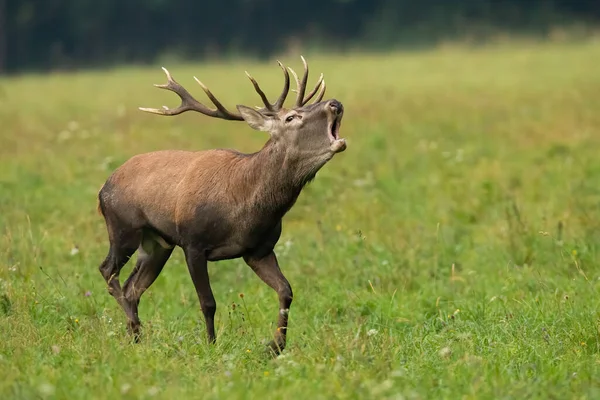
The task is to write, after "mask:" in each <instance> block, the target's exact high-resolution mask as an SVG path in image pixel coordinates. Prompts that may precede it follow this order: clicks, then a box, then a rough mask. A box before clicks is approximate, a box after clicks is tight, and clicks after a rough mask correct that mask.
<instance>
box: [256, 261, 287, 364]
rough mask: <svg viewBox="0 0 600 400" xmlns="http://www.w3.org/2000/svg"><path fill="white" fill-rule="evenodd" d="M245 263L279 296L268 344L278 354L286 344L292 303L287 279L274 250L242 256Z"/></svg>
mask: <svg viewBox="0 0 600 400" xmlns="http://www.w3.org/2000/svg"><path fill="white" fill-rule="evenodd" d="M244 261H245V262H246V264H248V265H249V266H250V268H252V270H253V271H254V272H255V273H256V275H258V277H259V278H260V279H262V281H263V282H265V283H266V284H267V285H269V286H270V287H271V288H273V289H274V290H275V291H276V292H277V296H278V297H279V315H278V320H277V330H276V331H275V335H274V338H273V341H272V342H271V343H270V344H269V350H270V351H272V352H273V353H274V354H275V355H278V354H280V353H281V352H282V351H283V349H284V348H285V345H286V337H287V328H288V314H289V312H290V306H291V305H292V299H293V296H294V295H293V293H292V287H291V286H290V283H289V282H288V280H287V279H286V278H285V276H283V273H282V272H281V269H279V263H278V262H277V257H276V256H275V253H274V252H272V251H271V252H270V253H269V254H267V255H266V256H264V257H256V256H244Z"/></svg>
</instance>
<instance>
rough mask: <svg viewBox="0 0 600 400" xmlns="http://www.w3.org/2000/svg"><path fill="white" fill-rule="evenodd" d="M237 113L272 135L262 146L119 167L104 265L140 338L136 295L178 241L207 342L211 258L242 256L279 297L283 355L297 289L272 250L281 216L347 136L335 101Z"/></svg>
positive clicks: (162, 154)
mask: <svg viewBox="0 0 600 400" xmlns="http://www.w3.org/2000/svg"><path fill="white" fill-rule="evenodd" d="M190 101H191V100H190ZM238 109H239V110H240V112H241V113H242V116H243V118H244V119H245V120H246V122H247V123H248V124H249V125H250V126H251V127H253V128H254V129H258V130H263V131H268V132H269V133H270V134H271V138H270V139H269V140H268V141H267V143H266V144H265V146H264V147H263V148H262V149H261V150H260V151H258V152H256V153H253V154H242V153H239V152H237V151H233V150H223V149H221V150H206V151H183V150H164V151H156V152H151V153H146V154H140V155H137V156H134V157H132V158H131V159H129V160H128V161H126V162H125V163H124V164H123V165H121V166H120V167H119V168H117V169H116V170H115V171H114V173H113V174H112V175H111V176H110V177H109V178H108V180H107V181H106V183H105V184H104V185H103V186H102V188H101V189H100V191H99V193H98V207H97V209H98V212H99V213H100V214H101V215H102V216H103V217H104V219H105V220H106V226H107V231H108V236H109V241H110V250H109V253H108V255H107V257H106V259H105V260H104V262H103V263H102V264H101V265H100V271H101V273H102V275H103V276H104V278H105V279H106V281H107V284H108V287H109V291H110V293H111V294H112V295H113V296H114V297H115V298H116V299H117V301H118V302H119V304H120V305H121V306H122V307H123V310H124V311H125V313H126V315H127V317H128V327H129V329H130V331H131V332H132V333H134V334H135V335H136V338H137V335H138V334H139V326H140V321H139V318H138V315H137V310H138V304H139V300H140V297H141V295H142V294H143V293H144V291H145V290H146V289H148V287H150V285H151V284H152V283H153V282H154V280H155V279H156V278H157V277H158V275H159V274H160V272H161V270H162V268H163V266H164V264H165V263H166V261H167V260H168V258H169V256H170V255H171V252H172V250H173V247H174V246H179V247H181V248H182V249H183V251H184V254H185V256H186V262H187V265H188V269H189V272H190V275H191V278H192V281H193V282H194V285H195V287H196V292H197V294H198V298H199V300H200V305H201V308H202V312H203V314H204V317H205V320H206V324H207V333H208V337H209V339H210V341H214V340H215V338H216V336H215V333H214V314H215V310H216V303H215V300H214V296H213V294H212V291H211V288H210V283H209V278H208V272H207V262H208V261H218V260H225V259H231V258H238V257H242V258H243V259H244V260H245V261H246V263H247V264H248V265H249V266H250V267H251V268H252V269H253V270H254V271H255V273H256V274H257V275H258V276H259V277H260V278H261V279H262V280H263V281H264V282H265V283H267V284H268V285H269V286H271V287H272V288H273V289H274V290H276V291H277V293H278V296H279V302H280V314H279V320H278V329H277V331H276V333H275V340H274V341H273V343H272V344H271V346H270V348H271V349H272V350H274V351H276V352H277V351H281V350H282V349H283V348H284V346H285V339H286V330H287V318H288V317H287V313H288V310H289V307H290V305H291V302H292V289H291V286H290V284H289V282H288V281H287V279H286V278H285V277H284V276H283V274H282V273H281V270H280V269H279V265H278V263H277V258H276V256H275V253H274V252H273V249H274V247H275V244H276V243H277V241H278V240H279V236H280V234H281V220H282V218H283V216H284V215H285V214H286V212H287V211H288V210H289V209H290V208H291V207H292V206H293V205H294V203H295V202H296V199H297V198H298V196H299V194H300V192H301V190H302V188H303V187H304V186H305V185H306V183H307V182H309V181H310V180H312V179H313V178H314V176H315V174H316V173H317V171H318V170H319V169H320V168H321V167H322V166H323V165H324V164H325V163H327V161H329V160H330V159H331V158H332V157H333V155H334V154H335V153H338V152H340V151H343V150H344V149H345V142H344V140H343V139H338V138H337V130H338V129H339V125H340V123H341V119H342V115H343V106H342V105H341V103H339V102H337V101H336V100H329V101H323V102H318V103H315V104H312V105H309V106H301V107H295V108H293V109H291V110H286V109H281V110H279V111H278V112H276V113H269V112H264V111H263V112H261V111H256V110H252V109H248V108H246V107H243V106H238ZM136 250H137V251H138V260H137V263H136V266H135V268H134V270H133V272H132V273H131V275H130V277H129V278H128V279H127V281H126V282H125V284H124V286H123V288H121V285H120V282H119V272H120V270H121V268H122V267H123V265H125V263H127V261H128V260H129V258H130V257H131V256H132V255H133V253H134V252H135V251H136Z"/></svg>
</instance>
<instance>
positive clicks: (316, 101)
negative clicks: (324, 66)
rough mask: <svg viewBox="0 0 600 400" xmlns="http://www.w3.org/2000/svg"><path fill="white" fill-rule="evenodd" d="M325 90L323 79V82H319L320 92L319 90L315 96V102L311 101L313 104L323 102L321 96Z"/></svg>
mask: <svg viewBox="0 0 600 400" xmlns="http://www.w3.org/2000/svg"><path fill="white" fill-rule="evenodd" d="M315 89H316V88H315ZM325 89H326V86H325V79H323V81H322V82H321V90H319V94H318V95H317V98H316V99H315V101H313V104H315V103H318V102H320V101H321V100H323V95H325Z"/></svg>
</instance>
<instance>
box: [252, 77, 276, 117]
mask: <svg viewBox="0 0 600 400" xmlns="http://www.w3.org/2000/svg"><path fill="white" fill-rule="evenodd" d="M246 76H247V77H248V79H250V82H252V85H253V86H254V90H256V93H258V95H259V96H260V98H261V100H262V102H263V104H264V105H265V107H266V109H267V110H269V111H274V110H273V105H272V104H271V103H269V100H268V99H267V96H266V95H265V92H263V91H262V89H261V88H260V86H259V85H258V82H256V79H254V78H253V77H252V76H251V75H250V74H249V73H248V71H246Z"/></svg>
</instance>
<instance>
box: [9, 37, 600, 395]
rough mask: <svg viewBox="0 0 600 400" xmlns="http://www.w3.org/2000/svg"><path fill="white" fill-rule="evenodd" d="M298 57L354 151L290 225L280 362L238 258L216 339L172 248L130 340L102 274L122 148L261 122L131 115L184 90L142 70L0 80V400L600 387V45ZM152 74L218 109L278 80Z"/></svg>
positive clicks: (202, 143)
mask: <svg viewBox="0 0 600 400" xmlns="http://www.w3.org/2000/svg"><path fill="white" fill-rule="evenodd" d="M282 61H283V62H285V63H286V64H289V65H291V66H293V67H295V68H296V69H297V70H298V69H301V64H300V60H299V57H297V58H296V57H294V58H289V57H286V58H284V59H282ZM308 61H309V63H310V66H311V71H312V75H311V76H312V80H311V81H314V79H316V77H317V76H318V73H320V72H324V73H325V77H326V80H327V85H328V92H327V94H328V96H326V97H328V98H329V97H335V98H337V99H338V100H340V101H342V102H343V103H344V105H345V109H346V112H345V117H344V124H343V126H342V136H344V137H346V138H347V140H348V149H347V150H346V152H344V153H341V154H339V155H337V156H336V157H335V158H334V159H333V160H332V161H331V162H330V163H329V164H327V165H326V166H325V167H324V168H323V169H322V170H321V172H320V173H319V174H318V175H317V178H316V179H315V181H314V182H312V183H311V184H310V185H309V186H308V187H306V188H305V190H304V192H303V194H302V195H301V196H300V199H299V201H298V203H297V204H296V206H295V207H294V208H293V209H292V211H291V212H290V213H289V214H288V215H287V216H286V217H285V219H284V232H283V235H282V239H281V240H280V243H279V245H278V247H277V254H278V257H279V260H280V264H281V266H282V269H283V270H284V273H285V274H286V276H287V278H288V279H289V281H290V282H291V284H292V287H293V289H294V303H293V305H292V310H291V314H290V331H289V337H288V346H289V347H288V348H287V349H286V351H285V352H284V355H282V356H281V357H279V358H277V359H269V358H267V357H265V354H264V353H263V341H265V340H267V339H269V338H270V336H271V334H272V330H273V326H274V324H275V321H276V316H277V310H278V303H277V296H276V294H275V293H274V292H273V291H272V290H271V289H270V288H269V287H267V286H266V285H265V284H263V283H262V282H261V281H260V280H259V279H258V278H257V277H256V276H255V275H254V274H253V272H252V271H251V270H250V269H249V268H248V267H247V266H246V265H245V264H244V262H243V261H241V260H233V261H226V262H220V263H215V264H211V265H210V266H209V271H210V274H211V279H212V285H213V291H214V293H215V296H216V299H217V304H218V308H217V341H218V343H217V345H216V346H208V345H207V343H206V337H205V328H204V323H203V320H202V314H201V312H200V308H199V304H198V301H197V297H196V293H195V291H194V287H193V284H192V282H191V280H190V278H189V275H188V272H187V269H186V267H185V263H184V260H183V256H182V252H181V251H180V250H177V251H176V252H175V253H174V255H173V257H172V258H171V260H170V261H169V263H168V264H167V266H166V268H165V270H164V271H163V273H162V275H161V276H160V277H159V279H158V280H157V282H156V283H155V284H154V285H153V286H152V287H151V288H150V290H149V291H148V292H147V293H146V294H145V295H144V297H142V301H141V305H140V317H141V319H142V323H143V324H144V325H143V332H144V337H143V340H142V342H141V343H139V344H133V343H131V341H130V339H129V338H128V336H127V334H126V330H125V316H124V314H123V313H122V311H121V310H120V308H118V306H117V303H116V302H115V301H114V299H113V298H112V297H111V296H110V295H109V294H108V293H107V291H106V287H105V283H104V280H103V278H102V277H101V275H100V273H99V271H98V265H99V263H100V262H101V261H102V260H103V258H104V257H105V255H106V252H107V248H108V247H107V244H108V243H107V238H106V230H105V226H104V221H103V220H102V218H101V217H100V216H99V215H98V214H97V213H96V194H97V192H98V189H99V188H100V186H101V185H102V184H103V183H104V180H105V179H106V178H107V177H108V175H109V174H110V172H111V171H112V170H113V169H114V168H116V167H117V166H118V165H119V164H120V163H122V162H123V161H125V160H126V159H127V158H129V157H130V156H132V155H134V154H137V153H141V152H146V151H152V150H158V149H167V148H179V149H197V150H202V149H208V148H215V147H225V148H236V149H238V150H241V151H245V152H252V151H256V150H258V149H259V148H260V147H261V146H262V144H263V143H264V142H265V141H266V139H267V136H266V134H263V133H260V132H256V131H253V130H251V129H250V128H249V127H247V126H246V125H245V124H243V123H238V122H226V121H219V120H212V119H210V118H207V117H204V116H201V115H199V114H194V113H186V114H184V115H181V116H179V117H174V118H165V117H159V116H154V115H150V114H146V113H142V112H140V111H138V110H137V107H139V106H146V107H157V106H160V105H162V104H168V105H176V104H177V103H178V99H177V97H176V96H175V95H173V94H171V93H169V92H166V91H161V90H159V89H155V88H153V87H152V84H153V83H162V82H163V81H164V79H165V78H164V75H163V73H162V71H161V70H160V68H159V66H155V67H152V68H143V69H142V68H133V67H131V68H122V69H115V70H110V71H103V72H86V73H77V74H53V75H28V76H22V77H16V78H11V79H7V78H4V79H2V80H0V121H1V128H0V376H2V379H0V398H3V399H34V398H60V399H78V398H82V399H83V398H85V399H88V398H111V399H115V398H164V399H175V398H207V399H210V398H215V399H216V398H219V399H234V398H262V397H263V396H264V397H265V398H273V399H275V398H291V399H304V398H306V399H312V398H315V399H325V398H343V399H347V398H361V399H366V398H373V399H431V398H446V399H459V398H462V399H474V398H477V399H485V398H540V399H567V398H574V399H575V398H577V399H582V398H597V397H598V396H600V381H599V380H598V377H599V374H600V330H599V329H600V319H599V317H600V315H599V310H600V296H599V293H598V291H599V289H600V258H599V257H600V156H599V155H600V68H599V65H600V42H598V41H589V42H586V43H581V44H535V45H534V44H526V43H520V44H516V43H515V44H506V45H498V46H495V47H487V48H480V49H477V50H472V49H471V50H469V49H466V48H460V47H449V48H444V49H438V50H435V51H430V52H424V53H418V54H417V53H415V54H401V53H399V54H393V55H360V56H358V55H354V56H335V57H334V56H327V57H323V56H318V55H312V56H310V55H309V57H308ZM165 66H166V67H167V68H169V70H170V71H171V73H172V74H173V75H174V77H175V78H176V79H177V80H178V81H179V82H180V83H182V84H184V85H185V86H187V87H188V88H190V90H191V91H192V92H193V93H194V94H196V95H197V97H198V98H200V99H205V97H204V96H203V94H202V92H201V90H200V88H199V87H198V86H197V85H196V84H195V82H194V80H193V78H192V77H193V76H194V75H196V76H198V77H199V78H200V79H201V80H202V81H203V82H204V83H206V84H207V85H208V86H209V87H210V88H211V89H212V90H213V92H214V93H215V94H216V95H217V96H218V97H219V98H220V99H221V100H222V101H223V102H224V103H225V104H226V105H227V106H229V107H232V106H233V105H235V104H237V103H244V104H250V105H254V104H258V102H259V99H258V97H257V96H256V94H255V93H254V92H253V90H252V86H251V85H250V83H249V82H248V81H247V79H246V77H245V76H244V70H248V71H249V72H251V73H252V74H253V76H255V77H256V78H257V79H258V80H259V82H260V83H261V85H262V86H263V88H264V89H265V91H266V92H267V93H268V94H270V95H271V96H274V95H275V94H276V93H278V91H279V90H280V87H281V79H282V78H281V72H280V70H279V69H278V67H277V64H276V63H275V62H274V61H273V62H270V63H266V64H258V63H255V62H249V61H248V62H245V61H239V62H236V63H234V64H228V63H227V64H226V63H223V64H210V65H209V64H203V65H170V64H166V65H165ZM131 267H132V265H131V263H130V264H128V265H127V266H126V267H125V268H124V270H123V272H122V273H121V277H122V279H124V278H126V277H127V276H128V274H129V271H130V270H131ZM240 294H243V296H240Z"/></svg>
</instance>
